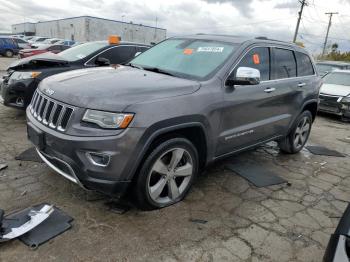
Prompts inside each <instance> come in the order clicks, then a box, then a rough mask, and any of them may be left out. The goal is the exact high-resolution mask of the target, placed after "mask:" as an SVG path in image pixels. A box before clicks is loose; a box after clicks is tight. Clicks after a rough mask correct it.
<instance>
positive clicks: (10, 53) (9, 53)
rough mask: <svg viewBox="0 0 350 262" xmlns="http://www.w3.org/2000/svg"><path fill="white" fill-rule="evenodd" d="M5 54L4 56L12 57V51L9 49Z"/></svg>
mask: <svg viewBox="0 0 350 262" xmlns="http://www.w3.org/2000/svg"><path fill="white" fill-rule="evenodd" d="M5 56H6V57H13V52H12V51H11V50H6V52H5Z"/></svg>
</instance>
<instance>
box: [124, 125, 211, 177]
mask: <svg viewBox="0 0 350 262" xmlns="http://www.w3.org/2000/svg"><path fill="white" fill-rule="evenodd" d="M157 126H158V125H157V124H156V125H154V126H152V127H150V128H148V130H147V131H146V132H145V134H144V136H143V138H141V139H140V143H141V144H143V146H142V149H141V151H140V153H139V154H138V156H137V157H136V159H135V161H132V162H133V163H134V165H133V166H134V168H133V170H132V171H131V172H130V173H129V179H130V180H133V179H134V178H135V177H136V176H137V173H138V172H139V170H140V168H141V166H142V163H143V161H144V160H145V158H146V157H147V155H148V154H149V153H150V152H151V151H152V150H153V149H154V148H156V147H157V146H158V145H159V144H161V143H162V142H164V141H166V140H168V139H170V138H174V137H184V138H187V139H188V140H189V141H191V142H192V143H193V144H194V146H195V147H196V148H197V151H198V156H199V167H200V168H204V167H205V166H206V164H207V162H208V154H209V150H211V149H210V148H211V147H210V144H209V142H208V141H209V140H208V137H209V134H208V130H207V129H206V125H205V124H203V123H202V122H187V123H181V124H175V125H170V126H164V127H162V128H157Z"/></svg>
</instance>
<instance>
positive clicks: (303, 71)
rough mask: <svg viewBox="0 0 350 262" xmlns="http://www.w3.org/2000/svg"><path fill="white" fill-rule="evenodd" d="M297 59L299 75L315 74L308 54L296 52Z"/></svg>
mask: <svg viewBox="0 0 350 262" xmlns="http://www.w3.org/2000/svg"><path fill="white" fill-rule="evenodd" d="M295 58H296V59H297V71H298V76H309V75H313V74H315V71H314V68H313V66H312V62H311V59H310V57H309V56H308V55H307V54H303V53H300V52H295Z"/></svg>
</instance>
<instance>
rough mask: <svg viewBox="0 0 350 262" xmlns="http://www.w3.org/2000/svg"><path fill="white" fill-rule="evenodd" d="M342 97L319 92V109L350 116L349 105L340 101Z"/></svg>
mask: <svg viewBox="0 0 350 262" xmlns="http://www.w3.org/2000/svg"><path fill="white" fill-rule="evenodd" d="M342 99H343V97H341V96H331V95H323V94H320V103H319V109H318V110H319V111H321V112H326V113H330V114H333V115H338V116H343V117H350V105H346V104H343V103H341V100H342Z"/></svg>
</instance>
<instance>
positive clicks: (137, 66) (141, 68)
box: [123, 63, 144, 70]
mask: <svg viewBox="0 0 350 262" xmlns="http://www.w3.org/2000/svg"><path fill="white" fill-rule="evenodd" d="M123 65H125V66H131V67H133V68H137V69H140V70H144V68H143V67H142V66H139V65H135V64H133V63H126V64H123Z"/></svg>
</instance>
